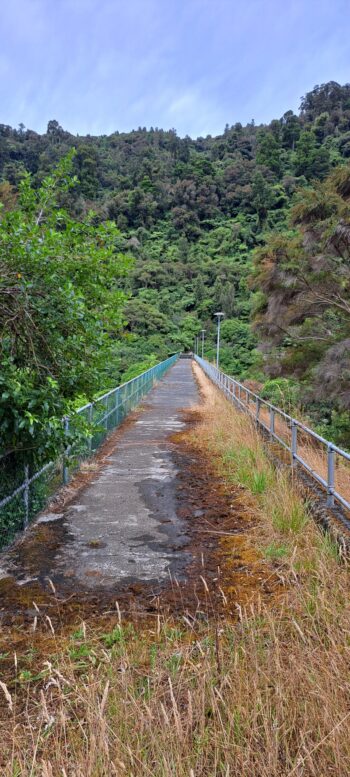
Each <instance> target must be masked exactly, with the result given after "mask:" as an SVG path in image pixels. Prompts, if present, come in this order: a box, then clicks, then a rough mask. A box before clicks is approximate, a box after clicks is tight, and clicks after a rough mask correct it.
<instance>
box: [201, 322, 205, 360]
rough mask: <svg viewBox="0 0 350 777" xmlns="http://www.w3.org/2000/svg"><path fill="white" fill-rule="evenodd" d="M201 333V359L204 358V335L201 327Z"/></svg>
mask: <svg viewBox="0 0 350 777" xmlns="http://www.w3.org/2000/svg"><path fill="white" fill-rule="evenodd" d="M201 333H202V359H204V335H205V329H201Z"/></svg>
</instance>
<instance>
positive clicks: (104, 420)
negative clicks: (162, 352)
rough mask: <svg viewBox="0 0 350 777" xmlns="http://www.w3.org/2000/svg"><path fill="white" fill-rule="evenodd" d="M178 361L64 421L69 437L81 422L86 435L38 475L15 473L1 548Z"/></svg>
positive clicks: (2, 505)
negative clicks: (14, 484)
mask: <svg viewBox="0 0 350 777" xmlns="http://www.w3.org/2000/svg"><path fill="white" fill-rule="evenodd" d="M178 357H179V354H175V355H174V356H171V357H170V358H169V359H165V361H163V362H160V363H159V364H156V365H155V366H154V367H151V368H150V369H149V370H146V371H145V372H143V373H141V375H137V376H136V377H135V378H132V379H131V380H129V381H127V382H126V383H122V384H121V385H120V386H116V388H114V389H111V391H108V392H106V394H103V395H102V396H101V397H98V399H96V400H94V401H93V402H89V403H88V404H86V405H84V406H83V407H80V408H79V409H78V410H76V411H75V413H74V414H73V415H72V416H70V417H68V416H67V417H65V418H64V419H63V420H62V423H63V425H64V429H65V432H66V434H67V435H70V434H71V432H74V431H76V430H78V429H79V426H80V427H81V426H82V421H83V426H82V428H83V430H84V429H86V432H84V431H83V435H81V434H80V439H79V441H78V442H77V443H74V444H72V445H70V446H68V447H67V448H66V450H65V452H64V454H63V455H61V456H60V457H59V458H58V459H57V460H56V461H50V462H47V463H45V464H44V465H43V466H42V467H40V468H39V469H38V470H37V471H35V472H30V469H29V467H28V465H27V464H25V465H24V467H23V470H22V476H20V474H18V473H16V477H17V482H16V487H15V488H13V489H12V490H10V493H8V494H6V495H3V496H2V498H0V547H1V546H2V545H5V544H7V542H9V541H10V540H11V539H12V537H13V535H14V534H15V533H16V531H19V530H20V529H25V528H26V527H27V526H28V523H29V521H30V519H31V518H32V517H33V516H34V515H35V514H36V513H37V512H39V510H40V509H41V508H42V507H44V505H45V503H46V501H47V499H48V496H49V495H50V494H51V495H52V494H53V493H54V492H55V491H56V490H57V488H58V487H59V486H60V485H62V483H64V484H67V483H68V482H69V479H70V476H71V474H72V472H73V471H75V470H76V469H77V468H78V467H79V465H80V463H81V462H82V461H83V460H84V459H87V458H88V457H89V456H91V455H92V454H93V453H94V452H95V451H96V450H97V448H98V447H99V446H100V445H101V443H102V442H103V440H104V439H105V438H106V436H107V435H108V433H109V432H110V431H112V430H113V429H116V428H117V427H118V426H119V424H121V422H122V421H123V420H124V418H125V417H126V416H127V415H128V413H130V412H131V410H133V409H134V408H135V407H136V406H137V405H138V404H139V403H140V401H141V400H142V398H143V397H144V396H145V395H146V394H147V393H148V392H149V391H150V390H151V388H152V387H153V386H154V383H155V382H156V381H157V380H159V379H160V378H162V377H163V375H164V374H165V372H167V370H168V369H169V368H170V367H171V366H172V365H173V364H174V363H175V362H176V360H177V359H178ZM4 474H5V475H6V469H4ZM18 480H19V481H20V482H18ZM2 491H4V487H3V489H2Z"/></svg>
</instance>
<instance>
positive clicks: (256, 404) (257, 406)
mask: <svg viewBox="0 0 350 777" xmlns="http://www.w3.org/2000/svg"><path fill="white" fill-rule="evenodd" d="M260 406H261V399H260V397H256V400H255V421H256V423H257V425H258V424H259V423H260V418H259V416H260Z"/></svg>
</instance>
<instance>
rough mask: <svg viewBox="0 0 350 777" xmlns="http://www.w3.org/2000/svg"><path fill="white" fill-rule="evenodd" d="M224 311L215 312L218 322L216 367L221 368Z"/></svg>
mask: <svg viewBox="0 0 350 777" xmlns="http://www.w3.org/2000/svg"><path fill="white" fill-rule="evenodd" d="M224 315H225V314H224V313H214V316H216V318H217V322H218V335H217V340H216V368H217V369H219V360H220V359H219V357H220V324H221V319H222V318H223V317H224Z"/></svg>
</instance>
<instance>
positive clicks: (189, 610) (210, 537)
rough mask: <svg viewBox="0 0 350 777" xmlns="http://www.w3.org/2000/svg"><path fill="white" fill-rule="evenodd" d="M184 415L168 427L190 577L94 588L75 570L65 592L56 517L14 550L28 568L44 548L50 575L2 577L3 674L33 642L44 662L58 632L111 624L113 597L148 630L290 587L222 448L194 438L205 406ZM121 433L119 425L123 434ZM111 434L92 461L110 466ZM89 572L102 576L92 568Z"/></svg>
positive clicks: (219, 612) (225, 615)
mask: <svg viewBox="0 0 350 777" xmlns="http://www.w3.org/2000/svg"><path fill="white" fill-rule="evenodd" d="M184 418H185V420H186V422H187V424H186V430H185V431H184V432H180V433H177V434H173V435H171V437H170V438H169V440H170V442H171V443H173V452H174V453H173V455H174V460H175V464H176V465H177V467H178V471H179V474H178V487H177V500H178V514H179V516H180V517H181V518H182V519H183V520H184V521H185V522H186V524H187V529H186V533H187V535H188V546H187V548H188V550H189V551H190V552H191V561H190V563H189V565H188V568H187V574H186V580H185V581H177V580H176V579H173V580H172V581H170V582H169V583H167V584H163V585H159V586H157V587H156V588H155V586H154V584H152V585H151V584H145V583H137V582H134V583H133V584H131V585H130V584H129V585H124V586H123V585H122V584H117V585H116V586H115V587H114V588H113V589H111V590H110V591H108V592H106V591H98V588H97V589H96V592H92V593H89V594H86V593H84V594H81V593H77V592H76V591H74V590H73V588H72V590H71V591H69V579H68V580H67V581H66V583H65V587H64V595H63V594H62V592H60V591H59V590H58V591H57V592H54V591H53V590H52V589H51V587H50V583H49V580H48V578H49V569H50V559H51V558H52V557H53V555H54V554H55V552H56V549H57V546H58V544H60V543H64V542H65V540H66V538H65V536H64V531H65V529H64V526H62V529H61V530H60V531H58V532H57V527H56V526H55V525H54V524H38V525H37V526H36V527H35V529H34V531H33V532H32V533H31V534H30V535H28V538H24V539H23V541H22V542H20V543H19V544H18V545H17V546H16V548H15V557H16V555H17V558H18V559H19V560H20V562H21V566H22V569H24V570H25V572H26V573H28V577H30V573H31V571H32V568H33V569H34V568H37V566H36V562H37V561H38V559H39V556H40V555H41V556H43V554H45V558H46V560H47V578H46V579H45V580H43V581H40V580H39V581H35V582H32V583H31V582H26V581H22V582H24V583H25V584H22V585H21V584H19V583H20V582H21V581H19V582H17V583H14V580H13V578H5V579H2V580H0V602H1V606H0V623H2V625H3V627H4V628H2V629H1V632H0V653H6V654H8V656H9V657H8V658H6V659H5V660H4V661H2V664H1V671H2V674H3V675H4V676H6V667H7V668H8V671H9V673H10V675H11V676H13V655H12V654H13V651H16V653H17V655H21V653H23V654H24V653H25V651H26V650H28V648H29V646H30V645H32V646H34V647H35V650H36V651H38V653H37V655H38V665H39V663H40V660H39V659H40V657H41V660H44V658H45V657H47V656H48V655H49V654H50V652H56V651H57V647H58V645H59V644H60V641H61V640H64V639H66V638H67V635H68V634H69V633H71V631H72V628H73V627H75V626H76V624H77V623H79V622H81V620H82V619H85V620H87V621H88V622H89V624H90V625H92V626H93V627H96V629H103V630H104V631H107V630H108V629H109V628H112V627H113V625H115V623H116V617H117V616H116V612H117V610H116V601H117V602H118V608H120V611H121V612H122V615H123V619H124V620H129V621H132V622H134V623H137V624H138V626H139V628H141V629H142V628H143V627H146V626H147V627H149V626H150V625H153V624H154V622H155V618H157V617H159V616H161V617H167V618H169V619H170V620H177V619H178V618H179V617H181V618H182V617H185V618H187V619H189V621H190V622H191V623H194V622H195V621H196V619H197V618H201V619H205V620H209V621H210V620H211V619H215V621H216V622H218V621H220V620H232V619H237V618H238V617H239V614H240V611H241V608H244V607H249V606H250V605H254V607H256V606H257V605H259V603H260V602H262V601H264V602H267V601H274V599H275V598H277V599H278V597H279V596H280V594H281V593H282V591H283V587H282V584H281V581H280V579H279V577H278V576H277V574H276V573H275V572H274V569H273V567H272V566H271V565H270V564H269V563H268V562H267V561H266V560H265V559H264V558H263V557H262V556H261V555H260V554H259V551H258V549H257V548H256V546H255V545H254V537H253V532H254V529H255V527H256V524H257V521H256V519H255V517H254V510H253V509H252V507H251V505H250V504H249V500H247V499H245V498H244V494H243V492H242V490H241V489H240V488H239V487H237V486H232V485H231V484H229V483H227V482H226V481H225V479H224V478H223V477H222V475H221V474H220V468H219V460H218V459H216V458H215V455H213V453H212V452H209V451H205V450H202V449H201V447H200V446H199V445H198V444H195V442H194V437H195V430H196V424H197V423H198V422H199V420H201V418H202V413H201V411H200V410H198V412H193V411H189V412H184ZM119 434H120V430H118V433H117V437H119ZM112 437H113V438H114V439H113V440H112V439H111V438H110V439H109V441H107V444H106V445H105V446H104V450H103V451H101V452H100V454H99V457H96V459H95V462H94V463H95V467H96V466H97V467H102V466H103V465H104V462H105V457H106V455H108V452H109V451H110V450H112V448H113V446H115V445H116V444H117V442H116V438H115V436H114V435H112ZM94 472H96V468H94ZM88 477H89V475H87V478H88ZM85 483H86V479H85V475H84V474H82V473H79V474H78V475H77V477H76V478H75V480H74V481H73V483H72V484H71V486H70V494H71V497H70V498H71V499H72V498H74V497H75V496H76V494H77V492H78V491H79V489H80V488H82V487H84V485H85ZM63 501H64V503H67V501H69V499H68V497H67V493H65V495H64V496H63V497H61V498H60V496H59V497H58V499H57V500H56V501H55V503H54V504H53V505H50V509H51V510H54V511H56V512H60V510H62V504H63ZM60 532H61V533H60ZM92 574H93V575H96V573H95V572H94V571H93V572H92ZM96 585H97V586H98V581H97V582H96ZM67 586H68V591H69V592H68V593H67ZM33 627H35V630H33ZM52 628H54V630H55V636H54V637H53V635H52V633H51V630H52Z"/></svg>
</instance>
